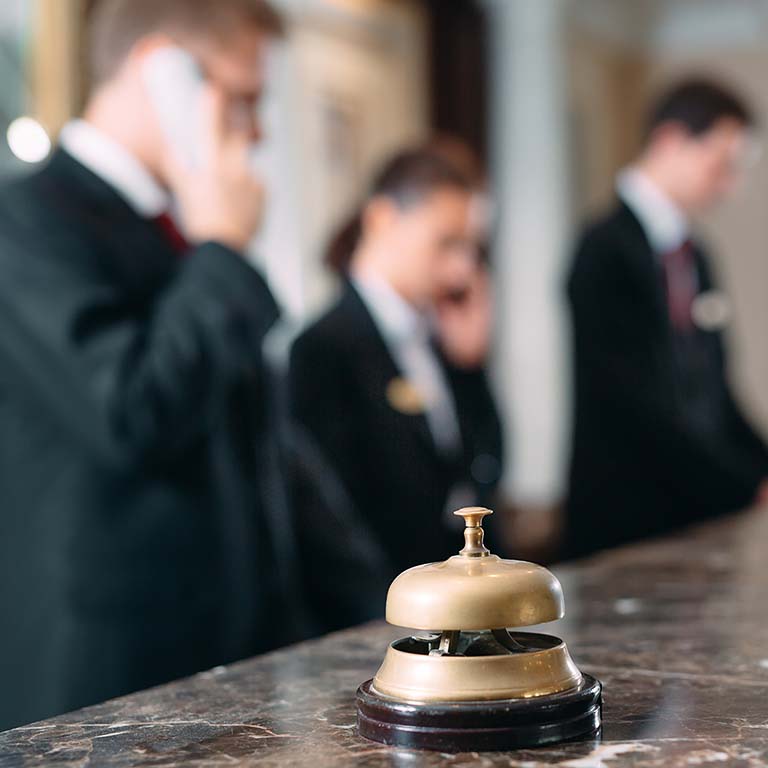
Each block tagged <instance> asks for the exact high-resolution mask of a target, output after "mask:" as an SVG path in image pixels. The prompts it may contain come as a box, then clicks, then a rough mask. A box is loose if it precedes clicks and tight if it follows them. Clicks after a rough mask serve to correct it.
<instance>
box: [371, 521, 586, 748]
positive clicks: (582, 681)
mask: <svg viewBox="0 0 768 768" xmlns="http://www.w3.org/2000/svg"><path fill="white" fill-rule="evenodd" d="M455 514H457V515H460V516H461V517H463V518H464V521H465V524H466V528H465V530H464V541H465V545H464V549H462V550H461V552H460V553H459V554H458V555H455V556H454V557H451V558H449V559H448V560H446V561H445V562H443V563H430V564H429V565H420V566H417V567H416V568H411V569H409V570H407V571H405V572H404V573H401V574H400V576H398V577H397V578H396V579H395V580H394V582H393V583H392V585H391V587H390V589H389V594H388V595H387V621H388V622H389V623H390V624H394V625H396V626H399V627H409V628H411V629H413V630H417V631H416V632H415V634H412V635H411V636H409V637H404V638H402V639H401V640H396V641H395V642H394V643H392V644H391V645H390V646H389V648H388V649H387V653H386V656H385V657H384V663H383V664H382V665H381V668H380V669H379V671H378V672H377V673H376V676H375V677H374V678H373V680H368V681H367V682H366V683H363V685H361V686H360V688H359V689H358V691H357V712H358V728H359V731H360V733H361V735H363V736H365V737H366V738H368V739H372V740H374V741H378V742H383V743H384V744H391V745H395V746H401V747H411V748H417V749H419V748H421V749H435V750H440V751H444V752H463V751H479V750H502V749H516V748H522V747H532V746H540V745H543V744H551V743H554V742H557V741H563V740H566V739H574V738H576V737H579V736H584V735H586V734H590V733H593V732H595V731H597V730H598V728H599V727H600V716H601V685H600V683H599V681H597V680H595V678H593V677H590V676H589V675H585V674H582V673H581V672H579V670H578V668H577V667H576V665H575V664H574V663H573V661H572V660H571V657H570V655H569V654H568V649H567V648H566V647H565V643H564V642H563V641H562V640H560V639H559V638H557V637H552V636H550V635H542V634H534V633H532V632H521V631H519V628H520V627H528V626H532V625H534V624H544V623H546V622H548V621H555V620H556V619H560V618H562V616H563V613H564V610H563V592H562V588H561V586H560V582H558V580H557V579H556V578H555V577H554V576H553V575H552V574H551V573H550V572H549V571H548V570H546V568H542V567H541V566H538V565H533V564H532V563H526V562H523V561H519V560H502V559H501V558H499V557H497V556H496V555H492V554H491V553H490V552H489V551H488V550H487V549H486V548H485V546H484V544H483V527H482V523H483V518H484V517H485V516H486V515H490V514H491V511H490V510H488V509H483V508H480V507H470V508H467V509H462V510H459V511H458V512H456V513H455Z"/></svg>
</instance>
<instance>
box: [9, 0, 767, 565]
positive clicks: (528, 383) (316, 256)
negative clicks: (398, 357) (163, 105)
mask: <svg viewBox="0 0 768 768" xmlns="http://www.w3.org/2000/svg"><path fill="white" fill-rule="evenodd" d="M88 5H89V2H88V0H3V2H2V3H0V122H1V123H2V125H1V126H0V129H1V131H2V133H1V134H0V135H2V136H3V137H5V140H4V141H2V142H0V167H1V169H2V172H3V173H4V174H6V175H7V174H10V173H17V172H21V171H23V170H24V169H25V167H28V166H29V164H31V163H35V162H40V161H42V160H44V159H45V157H46V156H47V154H48V152H49V151H50V147H51V142H52V141H55V137H56V134H57V131H58V130H59V128H60V127H61V126H62V125H63V123H64V122H65V121H66V120H67V119H68V118H69V117H70V116H72V115H73V114H75V113H77V111H78V110H79V108H80V104H81V96H82V94H83V92H84V85H85V84H84V81H83V77H84V75H83V72H84V67H83V62H82V50H83V48H82V44H81V43H82V36H83V34H84V21H85V16H86V13H87V10H88ZM276 5H278V6H282V7H283V9H284V10H285V11H286V12H287V13H288V15H289V17H290V18H291V19H292V21H293V25H292V29H291V34H290V35H289V38H288V40H287V41H286V42H285V43H283V44H281V46H280V47H279V49H278V50H276V51H275V53H274V57H273V61H272V62H271V66H272V68H273V69H274V78H273V80H272V82H271V92H270V94H269V98H268V100H267V104H266V107H265V110H266V114H265V121H266V126H267V130H268V134H269V138H268V141H267V143H266V145H265V147H264V149H263V151H261V152H260V156H259V157H258V158H256V162H257V163H258V164H259V166H260V168H261V170H262V173H263V174H264V176H265V177H266V178H267V182H268V185H269V187H270V190H271V193H270V209H269V214H268V219H267V223H266V227H265V229H264V232H263V234H262V236H261V238H260V241H259V242H258V243H257V244H256V246H255V247H254V258H255V259H259V260H262V261H263V263H264V264H265V265H266V268H267V271H268V273H269V276H270V280H271V282H272V285H273V287H274V289H275V291H276V292H277V294H278V295H279V296H280V298H281V300H282V301H283V303H284V305H285V307H286V308H287V309H288V310H289V312H290V313H291V315H292V316H293V317H294V318H295V319H296V320H297V321H299V322H301V321H304V320H306V319H309V318H311V317H313V316H314V315H315V314H316V313H317V312H318V311H320V310H321V309H322V308H324V307H325V306H326V305H327V303H328V301H329V300H330V299H331V297H332V296H333V292H334V290H335V285H334V282H333V280H332V278H331V277H330V276H329V275H328V273H327V272H326V269H325V268H324V266H323V265H322V263H321V254H322V251H323V249H324V247H325V245H326V243H327V240H328V237H329V236H330V234H331V233H332V232H333V231H334V230H335V228H336V227H337V226H338V225H339V224H340V223H341V222H342V221H343V220H344V219H345V218H346V217H347V216H348V214H349V211H350V209H351V208H352V207H353V205H354V204H355V202H356V201H357V199H358V196H359V195H360V193H361V192H362V190H363V189H364V188H365V186H366V183H367V182H368V180H369V178H370V175H371V173H372V172H373V171H374V169H375V168H376V167H377V166H378V165H379V164H380V163H381V162H382V161H383V160H385V159H386V158H387V157H388V156H389V155H391V154H392V153H393V152H394V151H396V150H398V149H400V148H402V147H403V146H407V145H410V144H413V143H415V142H418V141H420V140H422V139H425V138H427V137H428V136H430V135H432V134H435V133H439V134H451V135H453V136H456V137H459V138H461V139H463V140H464V141H466V142H468V143H469V144H470V145H471V146H472V147H473V148H474V150H475V151H476V152H477V153H478V155H479V156H480V157H481V158H482V159H483V161H484V162H485V163H486V165H487V167H488V169H489V174H490V177H491V179H492V186H493V199H494V213H495V239H494V247H493V265H494V270H495V274H496V279H495V285H496V290H497V310H496V311H497V322H496V341H495V354H494V360H493V374H494V383H495V387H496V390H497V394H498V398H499V403H500V406H501V407H502V409H503V412H504V416H505V418H506V431H507V440H508V445H509V446H510V447H511V450H510V454H511V461H510V463H509V472H508V474H507V476H506V478H505V480H504V496H505V499H506V501H507V504H508V511H509V518H508V519H509V521H510V526H509V535H510V537H511V539H512V540H514V541H515V550H516V552H517V553H519V554H526V553H528V554H530V555H531V556H539V557H546V552H547V551H550V547H551V544H552V541H553V540H554V537H556V535H557V530H558V514H559V507H560V503H561V501H562V498H563V495H564V492H565V469H566V465H567V450H568V435H569V429H570V425H569V423H568V422H569V414H570V403H569V402H568V398H569V396H570V394H569V393H570V391H571V387H570V363H569V360H570V357H569V338H568V331H567V326H566V324H565V318H564V307H563V289H562V279H563V274H564V270H565V268H566V265H567V263H568V258H569V253H570V249H571V246H572V237H573V233H574V231H575V228H576V226H577V225H578V223H579V222H580V221H581V220H582V219H583V218H584V217H586V216H588V215H589V214H590V213H591V212H592V211H594V210H595V209H596V208H598V207H600V206H601V205H603V204H605V203H607V202H608V201H609V199H610V197H611V195H612V191H613V183H614V176H615V174H616V172H617V170H618V169H619V168H621V167H622V165H623V164H625V163H626V162H627V161H628V160H630V159H631V157H632V155H633V153H634V152H635V151H636V150H637V148H638V143H639V140H640V135H639V132H640V130H641V126H642V117H643V112H644V108H645V106H646V104H647V102H648V99H649V98H650V97H651V96H652V95H653V94H655V93H656V92H657V91H658V90H659V89H660V88H662V87H663V86H665V85H666V84H668V83H670V82H671V81H674V80H676V79H678V78H679V77H681V76H683V75H689V74H706V75H710V76H714V77H716V78H717V79H718V80H720V81H723V82H724V83H726V84H729V85H731V86H733V87H735V88H736V89H737V90H739V91H740V92H741V93H743V95H745V96H746V97H747V99H748V100H750V101H751V103H752V104H753V106H754V109H755V112H756V114H757V115H758V117H759V118H760V119H761V121H762V123H763V125H766V126H768V84H766V79H765V73H766V72H768V0H728V2H723V1H722V0H485V1H482V0H280V2H277V3H276ZM766 199H768V160H766V159H765V158H762V159H761V161H760V163H759V164H758V166H757V168H756V169H755V170H754V171H753V172H752V174H751V175H750V176H749V179H748V182H747V184H746V185H745V187H744V188H743V189H742V190H741V192H740V194H739V196H738V197H737V198H736V199H735V200H734V201H733V202H731V203H730V204H728V205H727V206H726V207H725V208H722V209H721V210H719V211H718V212H717V214H716V215H714V216H711V217H710V218H709V219H708V220H707V221H704V222H701V223H700V226H701V227H702V229H703V230H704V232H705V234H706V235H707V236H708V238H709V239H710V241H711V243H712V245H713V246H714V251H715V253H716V254H717V257H718V259H717V266H718V269H719V273H720V279H721V281H722V282H723V284H724V286H725V287H726V289H727V290H728V291H729V292H730V294H731V296H732V298H733V303H734V307H735V318H734V323H733V326H732V331H731V332H732V335H733V338H732V339H731V341H732V343H733V347H734V349H735V353H736V354H735V357H734V359H733V360H732V369H733V375H734V378H735V384H736V389H737V392H738V393H739V395H740V397H741V398H742V400H743V402H744V403H745V404H746V407H747V411H748V413H749V414H750V415H752V416H753V417H754V418H755V420H756V422H757V423H758V425H760V426H761V427H762V428H763V429H764V431H768V388H766V387H764V386H763V385H762V382H764V381H765V380H767V379H768V345H767V344H765V333H764V329H766V328H768V302H766V300H765V293H764V286H766V285H768V217H767V216H765V215H764V214H763V211H762V209H761V208H762V206H763V205H764V201H765V200H766ZM297 211H299V212H301V215H300V216H299V217H297V215H296V212H297Z"/></svg>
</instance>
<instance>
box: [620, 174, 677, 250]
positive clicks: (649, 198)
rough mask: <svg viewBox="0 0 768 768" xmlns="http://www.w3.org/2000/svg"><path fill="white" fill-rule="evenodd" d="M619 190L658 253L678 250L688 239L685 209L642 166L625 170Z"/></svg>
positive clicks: (621, 175)
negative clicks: (642, 169)
mask: <svg viewBox="0 0 768 768" xmlns="http://www.w3.org/2000/svg"><path fill="white" fill-rule="evenodd" d="M616 190H617V192H618V195H619V197H620V198H621V199H622V200H623V201H624V203H625V204H626V205H627V206H628V207H629V209H630V210H631V211H632V213H634V214H635V216H636V217H637V219H638V221H639V222H640V225H641V226H642V228H643V230H644V231H645V234H646V237H647V238H648V241H649V242H650V244H651V247H652V248H653V250H654V251H655V252H656V253H669V252H670V251H675V250H677V249H678V248H680V246H682V244H683V243H684V242H685V241H686V240H687V239H688V236H689V224H688V219H687V217H686V216H685V214H684V213H683V211H682V210H681V209H680V207H679V206H678V205H676V204H675V203H674V202H673V201H672V200H671V199H670V198H669V197H668V196H667V195H666V193H665V192H664V191H663V190H662V189H660V188H659V186H658V185H657V184H656V183H655V182H654V181H653V180H652V179H651V178H649V177H648V176H647V175H646V174H645V173H643V171H641V170H640V169H639V168H635V167H630V168H625V169H624V170H623V171H621V173H620V174H619V175H618V178H617V180H616Z"/></svg>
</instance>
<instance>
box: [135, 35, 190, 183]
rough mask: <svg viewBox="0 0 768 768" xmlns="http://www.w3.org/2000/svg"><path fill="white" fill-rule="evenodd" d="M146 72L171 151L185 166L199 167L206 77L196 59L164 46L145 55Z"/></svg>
mask: <svg viewBox="0 0 768 768" xmlns="http://www.w3.org/2000/svg"><path fill="white" fill-rule="evenodd" d="M143 75H144V82H145V84H146V87H147V91H148V93H149V99H150V101H151V103H152V107H153V109H154V111H155V114H156V116H157V119H158V122H159V124H160V130H161V131H162V132H163V134H164V135H165V139H166V141H167V142H168V146H169V148H170V151H171V152H173V153H175V155H176V159H177V161H178V162H180V163H181V164H182V165H183V166H184V167H185V168H188V169H194V168H196V167H198V166H199V165H200V162H201V160H202V158H201V156H200V152H201V146H200V135H201V126H202V96H203V87H204V83H205V80H204V78H203V74H202V71H201V69H200V67H199V65H198V63H197V61H196V60H195V58H194V57H193V56H192V55H191V54H190V53H188V52H187V51H185V50H184V49H183V48H179V47H177V46H164V47H162V48H158V49H157V50H156V51H153V52H152V53H150V54H149V55H148V56H147V57H146V59H145V60H144V62H143Z"/></svg>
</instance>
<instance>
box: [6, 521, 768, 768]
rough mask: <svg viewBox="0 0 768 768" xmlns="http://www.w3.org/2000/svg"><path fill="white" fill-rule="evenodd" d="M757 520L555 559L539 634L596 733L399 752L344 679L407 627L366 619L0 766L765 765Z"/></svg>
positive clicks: (67, 720) (170, 692)
mask: <svg viewBox="0 0 768 768" xmlns="http://www.w3.org/2000/svg"><path fill="white" fill-rule="evenodd" d="M767 554H768V514H767V513H754V514H749V515H746V516H743V517H733V518H728V519H725V520H721V521H719V522H717V523H714V524H711V525H708V526H704V527H702V528H698V529H695V530H693V531H688V532H686V533H684V534H681V535H679V536H676V537H672V538H668V539H664V540H660V541H655V542H650V543H648V544H643V545H640V546H635V547H631V548H627V549H623V550H617V551H615V552H611V553H606V554H604V555H602V556H598V557H596V558H593V559H591V560H589V561H585V562H584V563H579V564H575V565H572V566H567V567H564V568H560V569H556V570H557V573H558V575H559V576H560V578H561V580H562V582H563V587H564V590H565V597H566V610H567V613H568V616H567V618H566V619H565V620H564V621H562V622H558V623H557V624H554V625H548V626H547V631H552V632H554V633H555V634H560V635H561V636H563V637H564V638H565V639H566V641H567V642H568V645H569V648H570V650H571V653H572V655H573V657H574V659H575V660H576V662H577V663H578V664H579V665H580V666H581V667H582V668H583V669H584V670H585V671H587V672H590V673H591V674H593V675H595V676H596V677H599V678H600V679H601V680H602V681H603V683H604V685H605V691H604V702H605V704H604V725H603V732H602V736H601V737H600V738H591V739H588V740H586V741H582V742H579V743H574V744H568V745H559V746H557V747H550V748H543V749H538V750H527V751H524V752H515V753H506V754H480V755H478V754H465V755H441V754H436V753H429V752H411V751H406V750H395V749H391V748H387V747H384V746H381V745H378V744H374V743H371V742H367V741H365V740H363V739H361V738H360V737H359V736H358V735H357V733H356V731H355V699H354V694H355V689H356V688H357V686H358V684H359V683H360V682H362V681H363V680H365V679H366V678H369V677H371V676H372V675H373V673H374V672H375V670H376V668H377V666H378V664H379V662H380V661H381V658H382V657H383V655H384V650H385V648H386V645H387V643H388V642H389V641H390V640H391V639H393V638H394V637H396V636H398V635H400V634H403V632H402V631H398V630H393V629H392V628H389V627H387V626H385V625H383V624H375V625H371V626H367V627H363V628H358V629H354V630H351V631H347V632H344V633H341V634H337V635H332V636H329V637H326V638H323V639H321V640H318V641H314V642H310V643H305V644H303V645H300V646H297V647H294V648H290V649H286V650H283V651H280V652H277V653H273V654H270V655H268V656H264V657H261V658H257V659H254V660H251V661H248V662H244V663H241V664H238V665H234V666H232V667H229V668H226V669H216V670H213V671H211V672H208V673H205V674H202V675H199V676H197V677H195V678H193V679H191V680H185V681H182V682H179V683H176V684H173V685H169V686H165V687H163V688H159V689H157V690H152V691H147V692H144V693H140V694H137V695H134V696H130V697H128V698H125V699H121V700H118V701H114V702H111V703H107V704H104V705H101V706H97V707H92V708H90V709H86V710H83V711H81V712H76V713H74V714H71V715H67V716H65V717H59V718H56V719H55V720H51V721H48V722H43V723H39V724H36V725H32V726H28V727H25V728H19V729H16V730H14V731H9V732H7V733H4V734H0V766H1V767H2V768H6V767H7V766H176V765H184V766H250V765H259V766H311V767H312V768H321V767H324V766H333V767H334V768H335V767H337V766H338V768H344V766H351V765H360V766H365V768H379V767H381V768H384V767H385V766H386V767H390V766H392V767H394V766H397V767H398V768H410V767H411V766H426V767H427V768H431V767H432V766H452V767H457V766H470V765H471V766H479V767H480V768H482V767H483V766H509V767H511V768H512V767H515V766H517V767H518V768H535V767H536V766H551V765H560V766H568V767H569V768H614V767H616V768H620V766H633V768H641V766H642V767H647V768H651V767H652V766H653V767H656V766H659V767H661V766H664V767H665V768H666V767H669V768H675V767H676V766H718V767H720V766H755V767H756V766H765V765H768V603H767V602H766V598H767V597H768V557H767Z"/></svg>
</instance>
